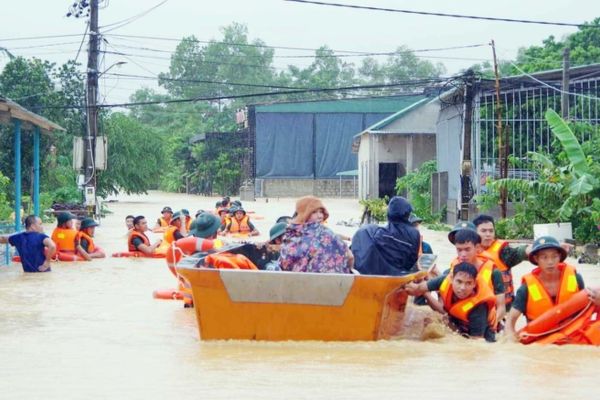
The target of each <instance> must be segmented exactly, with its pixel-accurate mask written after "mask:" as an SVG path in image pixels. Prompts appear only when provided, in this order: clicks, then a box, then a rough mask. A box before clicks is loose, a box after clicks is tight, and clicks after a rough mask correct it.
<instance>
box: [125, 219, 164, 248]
mask: <svg viewBox="0 0 600 400" xmlns="http://www.w3.org/2000/svg"><path fill="white" fill-rule="evenodd" d="M147 230H148V222H147V221H146V217H144V216H143V215H138V216H137V217H135V218H134V219H133V229H132V230H131V231H129V235H128V237H127V247H128V249H129V251H140V252H142V253H144V254H146V255H148V256H150V255H152V254H153V253H154V250H156V248H157V247H158V246H160V244H161V243H162V239H159V240H158V241H157V242H156V243H154V244H150V239H148V236H146V234H145V233H144V232H146V231H147Z"/></svg>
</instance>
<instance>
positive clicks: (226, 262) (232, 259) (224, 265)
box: [204, 253, 258, 270]
mask: <svg viewBox="0 0 600 400" xmlns="http://www.w3.org/2000/svg"><path fill="white" fill-rule="evenodd" d="M204 263H205V264H206V265H207V266H210V267H213V268H218V269H254V270H257V269H258V267H257V266H256V265H255V264H254V263H253V262H252V261H250V259H249V258H248V257H246V256H245V255H243V254H232V253H217V254H209V255H208V256H206V258H205V259H204Z"/></svg>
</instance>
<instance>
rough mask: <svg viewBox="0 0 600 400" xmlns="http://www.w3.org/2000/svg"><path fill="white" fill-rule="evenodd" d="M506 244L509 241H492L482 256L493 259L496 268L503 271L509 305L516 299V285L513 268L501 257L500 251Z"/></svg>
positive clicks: (506, 299)
mask: <svg viewBox="0 0 600 400" xmlns="http://www.w3.org/2000/svg"><path fill="white" fill-rule="evenodd" d="M506 246H508V242H507V241H505V240H495V241H494V242H493V243H492V245H491V246H490V247H488V249H487V250H485V251H484V252H482V253H481V254H480V256H482V257H485V258H487V259H488V260H491V261H492V262H493V263H494V265H496V268H498V270H499V271H500V272H501V273H502V282H504V295H505V304H506V305H507V306H508V305H510V304H512V302H513V300H514V299H515V287H514V283H513V276H512V271H511V269H510V268H509V267H508V265H506V264H505V263H504V261H502V258H500V253H501V252H502V249H504V248H505V247H506Z"/></svg>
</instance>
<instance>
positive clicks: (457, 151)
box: [436, 105, 463, 215]
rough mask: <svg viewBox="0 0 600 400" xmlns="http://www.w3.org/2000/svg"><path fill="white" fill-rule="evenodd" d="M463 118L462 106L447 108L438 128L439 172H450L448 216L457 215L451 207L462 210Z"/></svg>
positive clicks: (438, 123) (440, 116)
mask: <svg viewBox="0 0 600 400" xmlns="http://www.w3.org/2000/svg"><path fill="white" fill-rule="evenodd" d="M462 131H463V118H462V106H461V105H456V106H447V107H446V108H445V109H444V110H442V111H440V114H439V119H438V122H437V127H436V147H437V156H436V159H437V166H438V171H440V172H442V171H446V172H448V201H449V202H450V201H452V202H451V203H448V204H449V205H448V214H449V215H450V214H456V213H457V212H458V209H456V210H451V209H450V207H451V206H452V207H454V204H456V207H458V208H460V203H461V188H460V174H461V163H462V156H463V150H462V143H463V135H462Z"/></svg>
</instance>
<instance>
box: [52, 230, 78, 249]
mask: <svg viewBox="0 0 600 400" xmlns="http://www.w3.org/2000/svg"><path fill="white" fill-rule="evenodd" d="M76 236H77V231H76V230H74V229H70V228H55V229H54V231H53V232H52V241H53V242H54V243H56V250H57V251H72V252H75V238H76Z"/></svg>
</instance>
